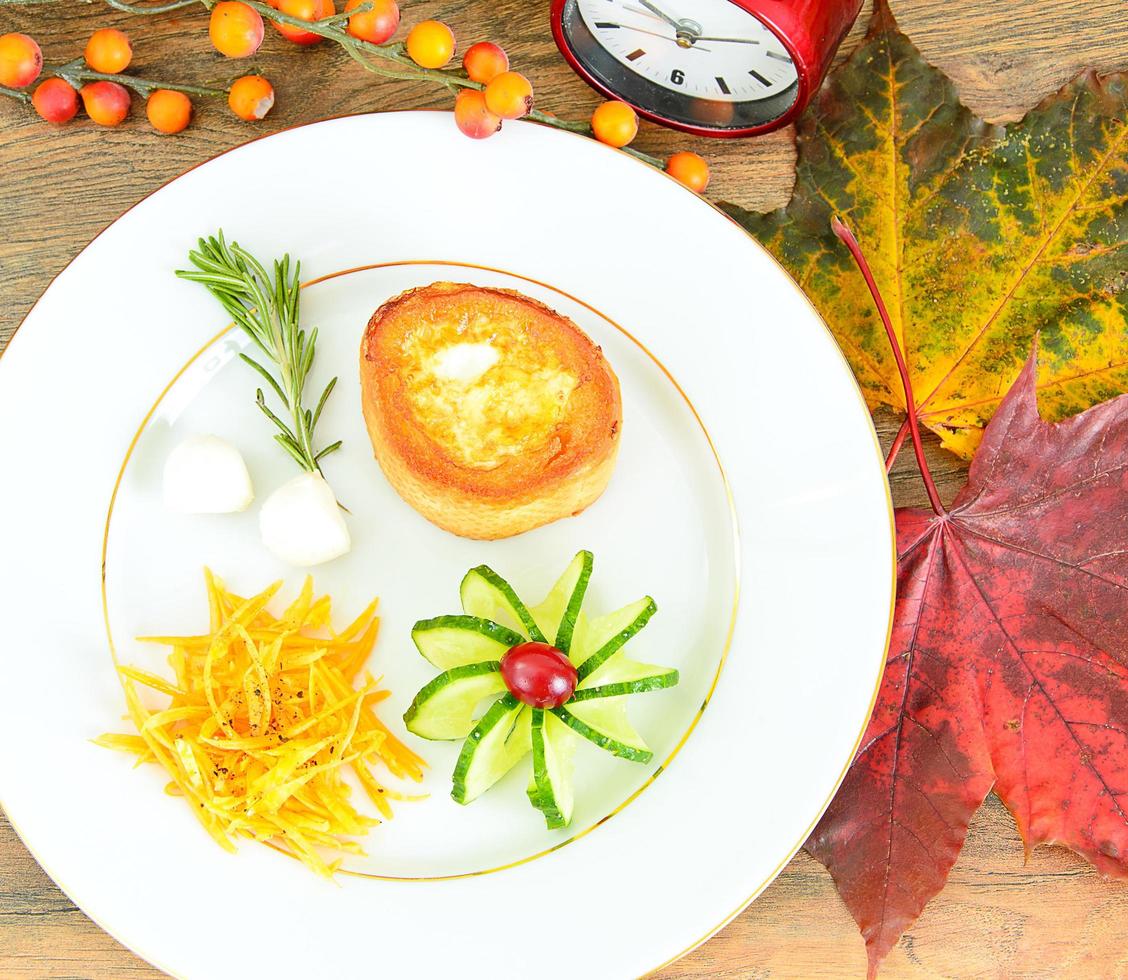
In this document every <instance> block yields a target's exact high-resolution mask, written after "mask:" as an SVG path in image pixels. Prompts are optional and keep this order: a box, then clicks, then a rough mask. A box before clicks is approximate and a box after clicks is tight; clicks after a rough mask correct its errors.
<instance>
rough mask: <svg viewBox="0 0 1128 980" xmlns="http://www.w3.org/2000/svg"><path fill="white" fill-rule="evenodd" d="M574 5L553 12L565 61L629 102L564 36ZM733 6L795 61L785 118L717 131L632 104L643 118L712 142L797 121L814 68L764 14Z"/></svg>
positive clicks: (741, 1)
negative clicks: (566, 15)
mask: <svg viewBox="0 0 1128 980" xmlns="http://www.w3.org/2000/svg"><path fill="white" fill-rule="evenodd" d="M570 2H572V0H552V5H551V8H550V9H549V18H550V21H551V26H552V37H553V40H555V41H556V47H557V48H558V49H559V51H560V53H561V54H562V55H563V56H564V60H565V61H567V62H568V65H569V66H570V67H571V69H572V71H574V72H575V73H576V74H577V75H579V76H580V78H582V79H583V80H584V81H585V82H587V83H588V85H590V86H591V87H592V88H593V89H595V90H596V91H597V92H599V93H600V94H602V95H605V96H607V97H608V98H609V99H618V100H620V101H623V102H625V101H627V100H626V99H623V98H622V96H620V95H619V93H617V92H615V91H614V90H612V89H610V88H608V87H607V86H606V85H604V84H603V83H602V82H601V81H600V80H599V79H597V78H596V77H595V76H593V75H592V74H591V72H589V71H588V70H587V68H586V67H585V66H584V65H583V64H582V63H581V62H580V60H579V59H578V58H577V57H576V55H575V52H573V51H572V48H571V46H570V45H569V44H568V39H567V38H566V37H565V36H564V8H565V6H567V5H568V3H570ZM730 3H735V4H736V5H737V6H738V7H741V8H742V9H744V10H745V11H747V12H748V13H750V14H752V16H754V17H755V18H756V19H757V20H758V21H760V23H762V24H763V25H764V26H765V27H766V28H768V30H770V31H771V32H772V34H774V35H775V37H776V40H777V41H779V43H780V44H782V45H783V47H784V48H785V49H786V51H787V53H788V54H789V55H791V60H792V62H793V63H794V65H795V71H796V74H797V76H798V82H799V87H798V89H797V91H796V93H795V101H794V102H792V103H791V106H790V108H788V110H787V111H786V112H785V113H784V114H783V115H782V116H779V117H778V118H776V119H773V120H771V121H770V122H766V123H761V124H760V125H759V126H746V127H744V128H741V129H713V128H710V127H708V126H695V125H694V124H692V123H683V122H679V121H678V120H675V119H667V118H666V117H665V116H662V115H659V114H658V113H656V112H651V111H650V110H649V109H646V108H644V107H642V106H638V105H635V104H634V103H633V102H630V103H628V104H629V105H630V106H632V107H633V108H634V110H635V111H636V112H637V113H638V114H639V115H640V116H642V117H643V118H644V119H649V120H650V121H651V122H654V123H657V124H658V125H660V126H665V127H667V128H668V129H676V130H678V131H679V132H682V133H691V134H692V135H694V136H705V137H709V138H712V139H739V138H742V137H745V136H758V135H760V134H762V133H770V132H772V131H774V130H776V129H782V128H783V127H784V126H786V125H788V123H790V122H792V121H794V119H795V118H796V117H797V116H798V115H800V113H802V111H803V110H804V109H805V108H806V107H807V101H808V99H809V98H810V92H811V84H810V76H811V68H810V66H809V65H808V64H807V62H806V59H805V58H804V57H803V55H802V52H800V51H799V50H798V49H797V48H796V46H795V45H794V44H793V43H792V42H791V41H790V40H789V39H788V38H787V36H786V35H784V34H783V33H782V32H781V31H780V29H779V27H778V26H777V25H776V24H775V23H774V22H773V21H772V20H771V19H770V18H769V17H767V16H766V15H765V14H764V13H762V12H761V11H756V10H752V9H751V6H750V4H749V3H747V0H730Z"/></svg>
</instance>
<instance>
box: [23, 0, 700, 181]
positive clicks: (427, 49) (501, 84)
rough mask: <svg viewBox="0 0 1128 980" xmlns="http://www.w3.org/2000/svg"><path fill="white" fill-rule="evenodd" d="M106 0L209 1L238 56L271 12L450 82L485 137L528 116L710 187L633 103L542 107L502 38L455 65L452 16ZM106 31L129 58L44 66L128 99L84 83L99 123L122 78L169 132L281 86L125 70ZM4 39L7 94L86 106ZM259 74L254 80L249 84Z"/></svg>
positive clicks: (378, 68)
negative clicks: (561, 110)
mask: <svg viewBox="0 0 1128 980" xmlns="http://www.w3.org/2000/svg"><path fill="white" fill-rule="evenodd" d="M50 2H59V0H0V5H3V4H35V3H50ZM86 2H88V3H92V2H96V0H86ZM103 2H105V3H106V4H107V5H108V6H109V7H110V8H112V9H113V10H118V11H121V12H124V13H130V14H137V15H142V16H151V15H158V14H165V13H170V12H172V11H178V10H186V9H188V8H189V7H201V8H203V10H205V11H206V12H208V14H209V25H208V33H209V36H210V38H211V41H212V44H213V46H214V47H215V48H216V49H217V50H218V51H220V52H221V53H222V54H225V55H227V56H228V57H232V58H246V57H249V56H251V55H253V54H254V53H255V52H256V51H257V50H258V47H259V45H260V44H261V43H262V40H263V34H264V30H263V25H264V21H269V22H271V23H272V24H274V26H275V27H276V28H277V29H278V30H279V32H280V33H282V34H283V35H284V36H285V37H287V38H288V39H289V40H291V41H293V42H295V43H297V44H311V43H317V42H319V41H329V42H331V43H332V44H334V45H336V46H337V47H339V48H340V49H341V50H342V51H344V52H345V53H346V54H347V55H348V56H349V57H350V58H352V59H353V60H354V61H355V62H357V63H358V64H359V65H360V66H361V67H362V68H364V70H365V71H367V72H369V73H371V74H373V75H376V76H378V77H380V78H388V79H395V80H398V81H407V82H427V83H431V84H438V85H442V86H443V87H444V88H446V89H447V91H449V92H450V93H451V94H452V95H454V96H455V107H454V109H455V111H454V117H455V122H456V124H457V125H458V128H459V129H460V130H461V131H462V132H463V133H465V134H466V135H467V136H470V137H472V138H475V139H484V138H486V137H488V136H491V135H493V134H494V133H496V132H497V131H498V130H499V129H501V126H502V122H503V121H504V120H506V119H520V118H525V119H528V120H530V121H532V122H535V123H538V124H540V125H542V126H549V127H552V128H554V129H560V130H564V131H566V132H571V133H577V134H580V135H583V136H588V137H592V138H594V139H596V140H599V141H600V142H602V143H605V144H607V145H610V146H613V147H615V148H617V149H621V150H623V152H625V153H628V154H630V155H631V156H633V157H635V158H637V159H639V160H642V161H643V162H644V163H647V164H649V165H650V166H653V167H656V168H658V169H665V170H666V172H667V173H669V174H671V175H672V176H674V177H675V178H677V179H678V180H680V181H681V182H682V183H683V184H685V185H686V186H688V187H689V188H691V189H692V190H694V191H697V192H699V193H700V192H702V191H704V190H705V187H706V185H707V184H708V181H709V168H708V165H707V164H706V163H705V161H704V160H703V159H702V158H701V157H700V156H698V155H697V154H695V153H687V152H681V153H675V154H673V155H672V156H671V157H670V158H669V159H667V160H663V159H661V158H660V157H657V156H654V155H652V154H650V153H645V152H643V151H642V150H637V149H634V148H633V147H631V146H629V145H628V144H629V143H630V142H631V141H632V140H633V139H634V137H635V135H636V134H637V132H638V116H637V114H636V113H635V111H634V109H632V108H631V107H630V106H628V105H626V104H625V103H622V102H616V101H612V102H606V103H604V104H603V105H601V106H599V107H598V108H597V109H596V111H595V113H593V115H592V117H591V120H590V121H576V120H568V119H561V118H559V117H558V116H556V115H555V114H553V113H551V112H544V111H542V110H540V109H538V108H535V107H534V106H533V87H532V84H531V83H530V82H529V80H528V79H527V78H525V76H524V75H521V74H520V73H519V72H515V71H510V70H509V59H508V57H507V56H506V54H505V52H504V51H503V50H502V49H501V48H500V47H498V46H497V45H496V44H492V43H489V42H480V43H478V44H475V45H472V46H471V47H470V49H468V51H467V52H466V53H465V55H464V56H463V59H462V65H461V67H451V66H450V62H451V59H452V58H453V56H454V51H455V40H454V35H453V33H452V32H451V30H450V28H449V27H447V26H446V25H445V24H443V23H440V22H438V21H423V22H421V23H419V24H416V25H415V26H414V27H413V28H412V29H411V31H410V33H409V34H408V36H407V40H406V42H402V41H392V40H391V38H392V36H393V35H394V33H395V32H396V29H397V28H398V26H399V8H398V6H397V5H396V3H395V2H394V0H347V3H346V7H345V9H344V10H343V11H341V12H339V13H338V12H337V11H336V10H335V8H334V3H333V0H272V2H270V3H264V2H262V0H165V2H155V3H153V2H150V0H103ZM98 34H113V35H117V37H118V38H119V39H120V42H121V43H122V44H124V46H125V50H126V54H125V57H124V60H123V61H121V62H120V63H119V64H117V65H114V66H112V67H108V66H104V65H101V64H98V63H97V62H96V61H92V60H91V55H90V47H89V45H88V47H87V53H86V59H85V61H86V65H87V66H88V67H84V66H83V62H82V60H81V59H79V60H77V61H74V62H69V63H67V64H66V65H63V66H61V67H59V68H50V69H47V70H46V72H45V74H46V75H47V76H48V77H49V78H50V77H54V78H58V79H60V80H61V81H62V82H66V83H67V84H68V85H70V86H71V87H72V88H78V87H80V86H82V85H83V83H94V84H95V85H102V91H101V92H97V91H96V92H93V93H91V94H92V96H94V97H104V98H112V99H113V100H116V102H117V104H118V106H119V107H120V106H124V108H118V109H115V111H113V112H105V113H100V112H98V111H97V110H96V109H95V111H91V107H90V105H89V104H88V101H89V100H88V97H87V89H85V88H83V91H82V98H83V102H84V104H86V108H87V112H88V113H89V114H90V115H91V117H92V118H94V119H95V121H97V122H103V123H104V124H105V125H116V124H117V123H118V122H120V121H121V119H123V118H124V117H125V114H127V113H128V111H129V103H128V96H127V94H126V93H124V92H121V91H117V90H114V91H110V90H109V89H108V88H107V86H113V85H115V84H116V85H120V86H125V87H127V88H130V89H133V90H134V91H135V92H137V93H139V94H140V95H141V96H142V97H144V98H146V99H150V100H151V99H152V97H154V96H157V97H158V98H159V99H160V100H163V105H164V106H166V107H167V108H169V109H175V110H177V120H176V121H174V122H170V124H169V125H167V126H166V125H161V124H158V122H157V121H156V120H153V111H152V108H153V103H152V101H150V107H149V109H150V111H149V115H150V119H151V120H152V121H153V125H154V126H155V127H156V128H157V129H160V130H161V131H162V132H179V130H180V129H182V128H184V126H186V125H187V124H188V119H189V117H190V115H191V103H189V102H187V100H186V99H185V98H184V97H185V96H187V95H199V96H206V97H207V96H218V95H223V94H228V93H229V92H230V98H229V101H230V104H231V107H232V109H233V110H234V111H235V112H236V114H237V115H239V116H240V117H241V118H244V119H261V118H262V117H263V116H264V115H265V114H266V112H268V111H269V109H270V107H271V106H272V105H273V101H274V93H273V88H271V86H270V84H269V83H268V82H267V81H266V80H265V79H263V78H261V77H259V76H247V77H245V78H242V79H239V80H237V81H236V82H235V83H234V86H233V87H234V88H239V86H241V85H242V86H244V88H245V89H246V91H239V92H235V91H231V90H229V89H224V90H222V91H221V90H219V89H214V88H205V87H203V86H191V85H179V84H164V83H159V82H155V81H152V80H150V79H141V78H134V77H132V76H126V75H119V74H118V72H120V71H122V70H123V68H124V67H125V66H126V65H127V64H128V62H129V55H130V53H131V49H130V48H129V41H128V38H126V37H125V35H124V34H122V33H121V32H120V31H99V32H96V35H95V37H96V36H97V35H98ZM92 42H93V38H92ZM5 43H7V44H8V45H9V46H10V47H11V48H12V51H11V52H9V57H8V58H7V61H8V63H9V64H19V66H20V68H19V70H16V71H14V72H11V73H8V74H7V75H5V74H4V73H3V72H2V71H0V86H3V87H0V95H7V96H9V97H13V98H16V99H19V100H20V101H22V102H25V103H26V102H29V101H30V102H31V103H32V105H33V106H34V107H35V109H36V111H37V112H39V114H40V115H41V116H43V118H45V119H48V120H49V121H51V122H66V121H67V120H69V119H70V118H72V117H73V116H74V114H75V112H77V101H76V100H75V99H74V97H73V96H70V97H69V102H68V96H67V95H66V93H63V92H61V91H59V90H57V89H56V90H55V91H52V92H49V93H45V97H44V99H43V100H42V101H44V102H46V101H47V99H46V95H48V94H49V95H51V96H52V97H54V99H55V100H56V101H57V102H60V103H64V102H65V103H67V104H66V105H65V106H62V107H60V108H58V109H55V106H54V105H50V106H48V111H46V112H45V111H44V109H43V108H42V107H41V106H40V104H39V102H40V101H41V100H39V98H38V96H35V97H29V94H28V93H27V92H20V91H19V90H20V89H21V88H24V87H25V86H29V85H30V84H31V83H32V82H34V81H35V80H36V78H38V77H39V74H40V66H41V64H42V58H41V56H40V53H39V49H38V45H36V44H35V42H34V40H32V39H31V38H29V37H27V36H26V35H22V34H7V35H3V36H2V37H0V46H2V45H4V44H5ZM21 45H22V46H23V48H24V49H25V50H24V51H21V50H19V48H20V46H21ZM3 54H4V52H0V55H3ZM4 60H5V59H4V57H0V65H3V63H4ZM25 69H26V70H25ZM252 79H253V80H254V83H255V84H254V85H251V84H250V82H251V80H252ZM45 84H46V83H45ZM42 87H43V86H41V88H42ZM37 92H38V89H37ZM171 93H180V95H179V96H178V98H179V99H180V100H181V101H180V103H178V104H176V105H173V103H172V102H171ZM72 106H73V108H72ZM52 110H55V111H52Z"/></svg>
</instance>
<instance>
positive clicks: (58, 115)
mask: <svg viewBox="0 0 1128 980" xmlns="http://www.w3.org/2000/svg"><path fill="white" fill-rule="evenodd" d="M31 104H32V105H33V106H34V107H35V111H36V112H38V113H39V115H40V117H42V118H43V119H46V120H47V122H50V123H65V122H70V121H71V120H72V119H73V118H74V117H75V113H77V112H78V93H77V92H76V91H75V90H74V89H73V88H72V87H71V86H70V85H69V84H68V83H67V82H64V81H63V80H62V79H61V78H48V79H47V80H46V81H43V82H40V83H39V85H38V86H37V87H36V89H35V91H34V92H33V93H32V95H31Z"/></svg>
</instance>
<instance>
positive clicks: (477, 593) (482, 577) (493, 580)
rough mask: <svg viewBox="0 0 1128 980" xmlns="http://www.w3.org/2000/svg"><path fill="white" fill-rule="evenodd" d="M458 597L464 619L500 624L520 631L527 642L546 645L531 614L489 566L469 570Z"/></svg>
mask: <svg viewBox="0 0 1128 980" xmlns="http://www.w3.org/2000/svg"><path fill="white" fill-rule="evenodd" d="M459 594H460V595H461V597H462V611H463V612H464V613H466V615H467V616H478V617H480V618H481V619H490V620H493V621H494V622H501V623H504V624H505V625H506V626H512V627H513V628H514V629H517V630H520V631H521V632H523V633H524V634H525V635H526V636H528V638H529V639H530V640H536V641H537V642H539V643H547V642H548V641H547V640H546V639H545V637H544V634H543V633H542V632H541V630H540V627H539V626H537V622H536V620H535V619H533V614H532V613H531V612H529V610H528V608H527V607H526V606H525V604H524V603H523V602H522V601H521V600H520V599H518V598H517V593H516V592H514V591H513V587H512V586H511V585H510V584H509V583H508V582H506V581H505V579H503V578H502V577H501V576H500V575H498V574H497V572H495V571H494V570H493V569H492V568H490V567H489V566H488V565H479V566H478V567H477V568H471V569H470V571H468V572H467V573H466V577H465V578H463V580H462V586H461V588H460V589H459ZM507 620H508V622H506V621H507Z"/></svg>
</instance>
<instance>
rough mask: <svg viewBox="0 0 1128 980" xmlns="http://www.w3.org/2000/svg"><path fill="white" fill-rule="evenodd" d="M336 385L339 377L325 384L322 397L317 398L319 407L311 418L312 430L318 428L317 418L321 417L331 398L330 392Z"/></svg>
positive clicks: (310, 427) (310, 425) (310, 428)
mask: <svg viewBox="0 0 1128 980" xmlns="http://www.w3.org/2000/svg"><path fill="white" fill-rule="evenodd" d="M336 387H337V379H336V378H333V380H332V381H330V382H329V384H327V385H326V386H325V390H324V391H323V392H322V393H321V397H320V398H319V399H317V408H315V409H314V410H313V418H312V419H310V423H309V431H310V432H313V430H314V429H316V428H317V420H318V419H319V418H321V410H322V409H323V408H324V407H325V403H326V402H327V401H328V400H329V394H330V392H332V390H333V389H334V388H336Z"/></svg>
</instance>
